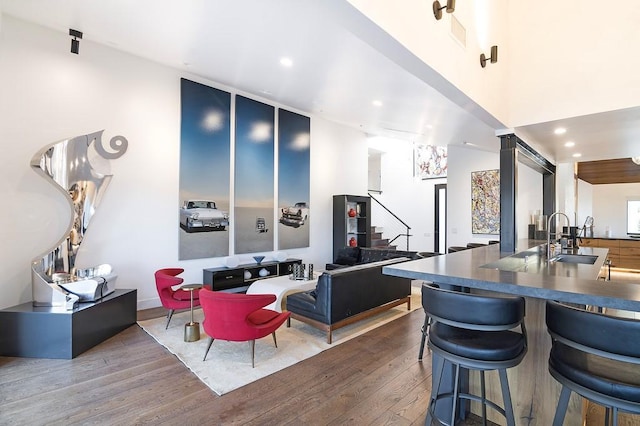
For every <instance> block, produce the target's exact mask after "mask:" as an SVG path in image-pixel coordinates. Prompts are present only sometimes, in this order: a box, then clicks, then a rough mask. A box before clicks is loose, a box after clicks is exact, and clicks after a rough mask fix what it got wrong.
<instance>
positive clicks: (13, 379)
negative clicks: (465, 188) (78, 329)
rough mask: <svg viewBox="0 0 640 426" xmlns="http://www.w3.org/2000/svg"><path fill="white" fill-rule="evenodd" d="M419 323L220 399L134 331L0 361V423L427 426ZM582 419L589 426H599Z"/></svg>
mask: <svg viewBox="0 0 640 426" xmlns="http://www.w3.org/2000/svg"><path fill="white" fill-rule="evenodd" d="M635 277H638V275H636V276H635ZM635 277H633V278H632V279H635ZM164 313H165V311H164V309H161V308H157V309H151V310H147V311H141V312H139V313H138V319H140V320H142V319H148V318H155V317H159V316H163V315H164ZM423 321H424V313H423V311H422V310H420V309H419V310H416V311H414V312H412V313H410V314H408V315H406V316H404V317H402V318H400V319H398V320H396V321H393V322H391V323H389V324H387V325H385V326H382V327H379V328H377V329H375V330H372V331H371V332H369V333H367V334H365V335H363V336H360V337H358V338H355V339H353V340H350V341H348V342H345V343H343V344H340V345H337V346H335V347H334V348H332V349H330V350H327V351H324V352H322V353H320V354H318V355H317V356H314V357H312V358H310V359H308V360H306V361H303V362H301V363H298V364H296V365H294V366H292V367H289V368H287V369H285V370H282V371H280V372H278V373H275V374H273V375H271V376H268V377H265V378H264V379H261V380H258V381H256V382H254V383H252V384H250V385H247V386H245V387H242V388H240V389H237V390H235V391H233V392H230V393H228V394H226V395H223V396H221V397H219V396H217V395H216V394H215V393H214V392H213V391H211V390H210V389H209V388H208V387H206V386H205V385H204V384H203V383H202V382H201V381H200V380H198V379H197V378H196V376H195V375H193V374H192V373H191V372H190V371H189V370H188V369H187V368H186V367H185V366H184V365H183V364H182V363H181V362H180V361H179V360H178V359H177V358H176V357H175V356H174V355H172V354H171V353H169V352H168V351H167V350H166V349H165V348H164V347H162V346H161V345H160V344H158V343H157V342H156V341H155V340H154V339H153V338H152V337H150V336H149V335H148V334H146V333H145V332H144V331H143V330H142V329H141V328H140V327H138V326H137V325H135V326H132V327H129V328H128V329H127V330H125V331H123V332H121V333H120V334H118V335H117V336H114V337H113V338H111V339H109V340H107V341H105V342H103V343H102V344H100V345H98V346H96V347H94V348H92V349H91V350H89V351H87V352H85V353H83V354H81V355H80V356H78V357H76V358H75V359H72V360H51V359H31V358H9V357H0V425H45V424H46V425H62V424H64V425H75V424H82V425H85V424H98V425H103V424H105V425H142V424H153V425H176V424H179V425H184V426H187V425H192V424H198V425H200V424H212V425H218V424H224V425H228V424H243V425H273V424H278V425H299V424H312V425H338V424H340V425H342V424H354V425H388V424H394V425H418V424H424V416H425V413H426V407H427V401H428V396H429V393H430V390H431V363H430V357H428V356H427V355H426V354H425V358H424V361H423V362H422V363H420V362H418V361H417V354H418V348H419V344H420V327H421V326H422V323H423ZM588 411H589V413H590V415H589V417H588V421H587V424H589V425H591V424H602V423H601V418H602V417H601V415H600V414H601V413H600V412H599V410H598V408H597V407H593V406H592V405H590V407H589V409H588ZM600 411H601V410H600ZM634 417H635V416H634ZM465 424H466V425H475V424H480V423H479V422H477V420H476V419H471V420H468V421H466V422H465ZM621 424H636V423H635V421H633V420H632V421H631V422H629V419H628V418H624V419H623V420H622V422H621Z"/></svg>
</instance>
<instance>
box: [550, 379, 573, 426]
mask: <svg viewBox="0 0 640 426" xmlns="http://www.w3.org/2000/svg"><path fill="white" fill-rule="evenodd" d="M570 396H571V389H569V388H568V387H566V386H562V392H560V398H559V399H558V407H557V408H556V415H555V416H554V417H553V426H562V423H563V422H564V416H565V414H566V413H567V406H568V405H569V397H570Z"/></svg>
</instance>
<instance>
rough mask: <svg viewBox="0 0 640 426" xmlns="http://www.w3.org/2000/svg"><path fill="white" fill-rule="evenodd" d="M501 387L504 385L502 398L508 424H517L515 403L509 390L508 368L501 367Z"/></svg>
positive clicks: (513, 425)
mask: <svg viewBox="0 0 640 426" xmlns="http://www.w3.org/2000/svg"><path fill="white" fill-rule="evenodd" d="M499 373H500V387H502V400H503V402H504V414H505V417H506V418H507V426H516V420H515V416H514V415H513V405H512V404H511V392H510V391H509V379H508V378H507V370H506V369H504V368H503V369H500V370H499Z"/></svg>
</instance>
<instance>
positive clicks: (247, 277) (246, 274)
mask: <svg viewBox="0 0 640 426" xmlns="http://www.w3.org/2000/svg"><path fill="white" fill-rule="evenodd" d="M244 279H245V280H250V279H251V272H249V271H244Z"/></svg>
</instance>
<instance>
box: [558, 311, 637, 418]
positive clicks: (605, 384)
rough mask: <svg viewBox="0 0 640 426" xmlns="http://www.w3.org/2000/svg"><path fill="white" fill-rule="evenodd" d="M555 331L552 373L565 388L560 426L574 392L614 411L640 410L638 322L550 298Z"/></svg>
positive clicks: (607, 414)
mask: <svg viewBox="0 0 640 426" xmlns="http://www.w3.org/2000/svg"><path fill="white" fill-rule="evenodd" d="M546 321H547V329H548V331H549V334H550V335H551V341H552V346H551V352H550V354H549V372H550V373H551V375H552V376H553V378H554V379H556V380H557V381H558V382H560V384H562V392H561V393H560V398H559V400H558V407H557V408H556V414H555V417H554V419H553V425H554V426H561V425H562V422H563V421H564V417H565V414H566V412H567V405H568V403H569V397H570V396H571V392H572V391H573V392H576V393H577V394H579V395H581V396H582V397H583V398H587V399H589V400H591V401H593V402H595V403H597V404H600V405H603V406H605V407H608V408H607V412H606V418H605V424H607V425H608V424H609V419H608V417H609V412H610V411H612V412H613V424H614V425H617V424H618V410H622V411H628V412H631V413H636V414H640V339H639V338H638V337H639V336H640V320H635V319H629V318H619V317H614V316H609V315H604V314H601V313H597V312H589V311H585V310H583V309H578V308H574V307H571V306H567V305H562V304H560V303H557V302H547V319H546Z"/></svg>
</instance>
